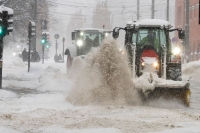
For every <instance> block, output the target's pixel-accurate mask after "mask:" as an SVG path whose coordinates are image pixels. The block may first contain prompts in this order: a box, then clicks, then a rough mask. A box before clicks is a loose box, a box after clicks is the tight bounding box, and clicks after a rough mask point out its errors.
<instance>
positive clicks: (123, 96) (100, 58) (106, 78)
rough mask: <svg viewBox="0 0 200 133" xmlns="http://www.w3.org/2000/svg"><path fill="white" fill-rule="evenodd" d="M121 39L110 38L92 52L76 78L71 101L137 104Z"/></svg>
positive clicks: (70, 95) (69, 96)
mask: <svg viewBox="0 0 200 133" xmlns="http://www.w3.org/2000/svg"><path fill="white" fill-rule="evenodd" d="M117 45H118V44H117V42H116V41H115V40H113V39H107V40H105V41H104V42H103V44H102V45H101V46H100V47H99V48H97V49H96V50H93V51H92V52H90V53H89V54H88V55H87V56H86V57H85V59H84V61H85V64H84V66H83V68H82V69H81V71H80V72H79V75H78V76H77V78H76V79H75V84H74V86H73V87H72V89H71V92H70V93H69V95H68V96H67V100H68V101H69V102H71V103H72V104H75V105H88V104H105V105H107V104H117V105H118V104H123V105H124V104H137V103H139V100H138V99H139V98H138V95H137V92H136V90H135V89H134V84H133V81H132V78H131V72H130V71H129V70H130V69H129V67H128V62H127V58H126V55H125V54H124V55H122V54H121V52H120V51H119V49H118V46H117Z"/></svg>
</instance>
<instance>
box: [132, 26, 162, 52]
mask: <svg viewBox="0 0 200 133" xmlns="http://www.w3.org/2000/svg"><path fill="white" fill-rule="evenodd" d="M132 42H133V43H136V44H137V45H153V46H154V48H155V49H156V50H157V51H158V50H159V47H160V46H161V45H165V44H166V35H165V32H164V30H163V29H158V28H140V29H139V30H138V32H137V33H133V36H132Z"/></svg>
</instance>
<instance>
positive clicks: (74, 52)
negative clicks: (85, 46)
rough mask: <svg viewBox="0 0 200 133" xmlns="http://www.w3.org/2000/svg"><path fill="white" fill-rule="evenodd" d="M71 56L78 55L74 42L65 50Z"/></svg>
mask: <svg viewBox="0 0 200 133" xmlns="http://www.w3.org/2000/svg"><path fill="white" fill-rule="evenodd" d="M69 54H70V56H71V58H74V57H76V56H77V47H76V46H75V45H74V44H71V45H69V46H68V47H67V48H66V50H65V55H69Z"/></svg>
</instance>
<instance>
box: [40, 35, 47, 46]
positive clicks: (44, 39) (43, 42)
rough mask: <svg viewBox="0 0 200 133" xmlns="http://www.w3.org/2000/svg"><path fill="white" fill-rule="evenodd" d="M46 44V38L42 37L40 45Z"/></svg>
mask: <svg viewBox="0 0 200 133" xmlns="http://www.w3.org/2000/svg"><path fill="white" fill-rule="evenodd" d="M45 43H46V38H45V37H42V39H41V44H42V45H44V44H45Z"/></svg>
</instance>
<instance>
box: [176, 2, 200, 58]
mask: <svg viewBox="0 0 200 133" xmlns="http://www.w3.org/2000/svg"><path fill="white" fill-rule="evenodd" d="M189 5H190V6H189V49H188V51H187V54H188V59H189V61H195V60H199V59H200V25H199V24H198V17H199V0H189ZM175 12H176V14H175V27H176V28H183V29H185V0H176V3H175Z"/></svg>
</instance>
